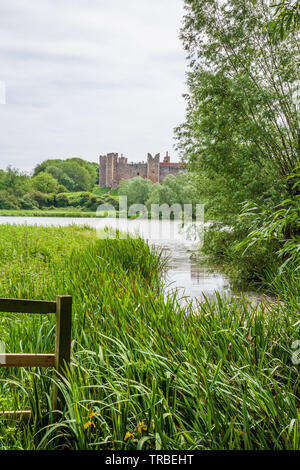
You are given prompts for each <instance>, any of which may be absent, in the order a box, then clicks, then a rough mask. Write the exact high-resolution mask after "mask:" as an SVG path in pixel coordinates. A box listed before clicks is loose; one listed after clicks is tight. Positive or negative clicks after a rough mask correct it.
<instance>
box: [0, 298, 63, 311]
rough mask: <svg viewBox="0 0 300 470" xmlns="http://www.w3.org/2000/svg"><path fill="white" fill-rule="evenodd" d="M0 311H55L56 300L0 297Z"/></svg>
mask: <svg viewBox="0 0 300 470" xmlns="http://www.w3.org/2000/svg"><path fill="white" fill-rule="evenodd" d="M0 312H9V313H12V312H13V313H55V312H56V302H53V301H48V300H23V299H3V298H0Z"/></svg>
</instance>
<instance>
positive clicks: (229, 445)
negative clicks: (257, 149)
mask: <svg viewBox="0 0 300 470" xmlns="http://www.w3.org/2000/svg"><path fill="white" fill-rule="evenodd" d="M0 246H1V251H0V296H1V297H19V298H33V299H49V300H50V299H51V300H53V299H55V296H56V295H57V294H70V295H72V296H73V301H74V307H73V312H74V315H73V331H72V338H73V341H72V367H71V370H70V371H69V376H68V378H67V380H64V381H59V380H58V384H59V386H60V388H61V391H62V393H63V395H64V397H65V402H66V405H65V408H64V410H63V411H62V412H61V413H60V415H59V417H58V418H57V417H56V419H55V420H54V417H53V410H52V409H51V393H50V392H51V386H52V384H53V381H54V380H57V379H55V378H54V376H53V371H52V370H51V369H49V370H48V369H46V370H40V369H32V370H26V369H10V370H9V369H0V410H1V409H2V410H7V409H10V410H14V409H26V408H31V409H32V411H33V417H32V419H31V420H30V421H28V422H18V421H9V422H5V421H4V420H0V449H40V450H42V449H57V448H68V449H164V450H169V449H176V450H179V449H190V450H195V449H199V450H202V449H248V450H249V449H299V448H300V426H299V419H300V416H299V414H300V410H299V405H300V402H299V367H300V366H299V365H297V364H296V363H295V362H297V361H295V360H293V357H294V356H292V355H293V353H294V352H295V351H294V350H293V348H292V344H293V342H294V341H296V340H297V339H299V304H298V302H297V301H294V300H293V301H292V302H284V301H282V300H281V299H278V301H276V302H272V303H270V302H267V301H262V302H261V303H260V304H259V305H253V304H251V303H250V302H249V301H248V300H247V299H246V298H242V299H223V298H220V297H217V300H216V301H215V302H209V301H208V300H207V301H205V302H203V303H201V304H199V305H198V307H197V308H196V309H193V308H192V305H188V306H185V307H182V306H180V303H179V301H178V300H179V299H178V298H177V297H176V294H175V295H174V294H172V295H169V296H166V295H165V294H164V291H163V286H162V283H161V281H160V277H159V274H160V272H161V269H162V267H163V264H164V260H163V257H162V255H161V253H159V252H157V251H153V250H151V249H150V248H149V246H148V245H147V244H146V243H145V242H144V241H143V240H142V239H140V238H135V239H132V238H128V239H125V240H118V239H116V240H100V239H97V237H96V232H95V231H94V230H93V229H90V228H88V227H81V228H79V227H75V226H72V227H66V228H41V227H35V226H34V227H28V226H19V227H16V226H10V225H5V226H1V227H0ZM286 288H287V287H286ZM54 326H55V325H54V319H53V318H51V317H47V316H34V315H22V316H20V315H12V314H10V315H8V314H0V341H3V342H4V343H5V345H6V350H7V352H21V351H26V352H51V351H52V350H53V348H54ZM42 410H45V411H44V412H42Z"/></svg>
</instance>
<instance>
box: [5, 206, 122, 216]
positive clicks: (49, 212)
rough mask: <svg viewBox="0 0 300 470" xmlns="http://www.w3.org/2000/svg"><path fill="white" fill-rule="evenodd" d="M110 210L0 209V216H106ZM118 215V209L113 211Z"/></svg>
mask: <svg viewBox="0 0 300 470" xmlns="http://www.w3.org/2000/svg"><path fill="white" fill-rule="evenodd" d="M110 213H111V211H107V212H106V214H107V215H106V214H105V213H104V212H103V213H97V212H96V211H82V210H76V209H75V210H74V209H73V208H72V209H51V210H4V209H3V210H0V217H74V218H75V217H80V218H84V217H87V218H93V217H99V218H102V217H107V216H109V215H110ZM114 214H116V215H118V211H116V212H114Z"/></svg>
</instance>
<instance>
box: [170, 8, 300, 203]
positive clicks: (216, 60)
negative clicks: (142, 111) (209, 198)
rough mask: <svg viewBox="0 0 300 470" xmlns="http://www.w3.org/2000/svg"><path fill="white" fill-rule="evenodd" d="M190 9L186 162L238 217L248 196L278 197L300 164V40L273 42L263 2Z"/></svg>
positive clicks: (182, 132)
mask: <svg viewBox="0 0 300 470" xmlns="http://www.w3.org/2000/svg"><path fill="white" fill-rule="evenodd" d="M185 11H186V13H185V16H184V21H183V27H182V30H181V39H182V41H183V45H184V48H185V50H186V51H187V53H188V65H189V69H188V80H187V84H188V92H187V94H186V95H185V99H186V102H187V112H186V120H185V123H183V124H182V125H181V126H179V127H178V128H177V129H176V134H177V139H178V148H179V149H180V150H181V153H182V157H183V159H184V160H185V161H186V162H187V163H188V166H189V167H190V168H191V169H192V170H194V171H198V173H201V174H203V178H204V180H205V188H206V191H207V193H208V194H209V193H211V194H214V195H215V196H216V197H217V195H218V194H219V195H220V194H221V199H220V201H221V203H222V202H223V204H224V201H228V204H229V203H230V201H233V204H232V211H234V210H237V207H238V205H237V203H239V202H241V201H243V200H244V199H247V198H249V197H252V198H255V197H256V198H259V197H261V198H267V197H275V198H276V194H275V193H276V191H277V189H276V187H281V188H283V187H284V186H285V181H286V177H287V176H288V175H289V174H290V173H291V172H292V171H293V169H294V168H295V166H296V165H297V164H298V162H299V151H300V130H299V128H300V126H299V110H298V109H297V86H298V85H299V82H298V80H299V45H298V43H297V37H295V36H289V37H287V38H286V39H285V40H284V41H282V42H280V43H278V44H276V43H274V41H272V37H271V34H270V32H268V31H267V30H266V28H264V25H266V24H267V23H268V21H270V18H271V15H272V14H271V12H270V8H269V2H267V1H265V0H263V1H262V0H259V1H256V2H255V4H254V2H253V1H252V0H225V1H224V0H223V1H221V0H185ZM287 185H288V183H287ZM282 191H283V189H281V193H280V194H278V198H280V197H282ZM287 191H288V188H287ZM279 192H280V191H279ZM274 194H275V196H274ZM229 205H230V204H229Z"/></svg>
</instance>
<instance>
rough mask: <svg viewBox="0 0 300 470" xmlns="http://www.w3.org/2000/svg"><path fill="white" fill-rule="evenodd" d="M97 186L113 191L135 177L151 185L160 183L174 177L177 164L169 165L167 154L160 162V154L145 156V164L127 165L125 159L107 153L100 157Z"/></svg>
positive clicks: (178, 166) (177, 168)
mask: <svg viewBox="0 0 300 470" xmlns="http://www.w3.org/2000/svg"><path fill="white" fill-rule="evenodd" d="M99 163H100V175H99V186H107V187H110V188H112V189H115V188H117V187H118V186H119V184H120V181H121V180H122V179H125V180H126V179H131V178H135V177H136V176H140V177H141V178H147V179H149V180H150V181H151V182H152V183H162V182H163V180H164V179H165V177H166V176H167V175H170V174H171V175H174V176H176V175H177V174H178V172H179V171H180V170H182V169H181V168H180V165H179V164H178V163H171V162H170V157H169V155H168V153H167V155H166V157H165V158H164V160H163V162H160V154H159V153H158V154H156V155H155V157H152V155H151V154H150V153H148V156H147V163H144V162H142V163H128V161H127V158H125V157H123V156H121V157H118V154H117V153H109V154H107V155H106V156H105V155H103V156H100V161H99ZM183 171H184V170H183Z"/></svg>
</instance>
